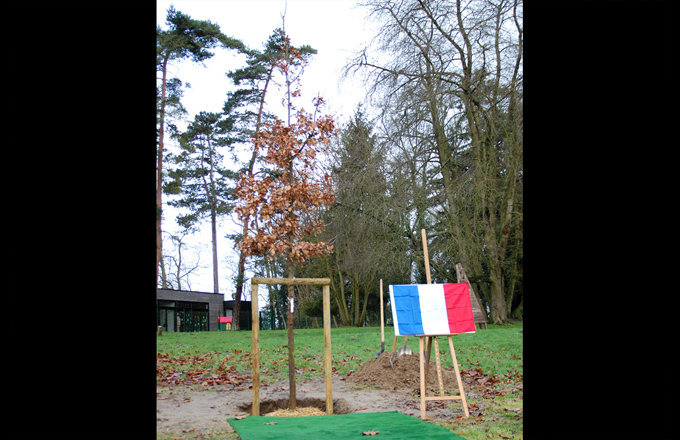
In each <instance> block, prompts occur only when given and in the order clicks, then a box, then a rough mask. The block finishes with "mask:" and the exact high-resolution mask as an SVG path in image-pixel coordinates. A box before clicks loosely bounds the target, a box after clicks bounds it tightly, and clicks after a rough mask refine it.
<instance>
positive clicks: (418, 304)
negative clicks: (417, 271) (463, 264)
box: [389, 283, 475, 336]
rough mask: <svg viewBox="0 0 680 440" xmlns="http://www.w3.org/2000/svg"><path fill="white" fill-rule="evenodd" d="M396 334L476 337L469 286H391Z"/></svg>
mask: <svg viewBox="0 0 680 440" xmlns="http://www.w3.org/2000/svg"><path fill="white" fill-rule="evenodd" d="M389 289H390V301H391V302H392V319H393V321H394V334H395V335H396V336H401V335H432V336H434V335H449V334H455V333H474V331H475V320H474V318H473V316H472V305H471V304H470V290H469V289H468V284H467V283H450V284H404V285H394V286H393V285H390V286H389Z"/></svg>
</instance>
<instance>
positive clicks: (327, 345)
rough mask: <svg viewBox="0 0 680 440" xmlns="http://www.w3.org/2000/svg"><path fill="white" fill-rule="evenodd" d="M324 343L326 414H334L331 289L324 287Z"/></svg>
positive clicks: (326, 285) (327, 286) (328, 286)
mask: <svg viewBox="0 0 680 440" xmlns="http://www.w3.org/2000/svg"><path fill="white" fill-rule="evenodd" d="M323 341H324V369H325V372H326V414H328V415H331V414H333V381H332V374H333V370H332V367H331V360H332V354H331V288H330V285H328V284H325V285H324V286H323Z"/></svg>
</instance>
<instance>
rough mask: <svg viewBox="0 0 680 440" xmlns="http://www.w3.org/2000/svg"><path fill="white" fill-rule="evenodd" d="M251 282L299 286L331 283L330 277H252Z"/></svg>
mask: <svg viewBox="0 0 680 440" xmlns="http://www.w3.org/2000/svg"><path fill="white" fill-rule="evenodd" d="M252 282H253V283H257V284H287V285H299V286H305V285H306V286H324V285H326V284H328V285H330V284H331V279H330V278H295V277H293V278H260V277H253V280H252Z"/></svg>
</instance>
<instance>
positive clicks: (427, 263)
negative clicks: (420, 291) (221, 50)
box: [420, 229, 432, 284]
mask: <svg viewBox="0 0 680 440" xmlns="http://www.w3.org/2000/svg"><path fill="white" fill-rule="evenodd" d="M420 233H421V234H422V236H423V255H424V256H425V276H426V277H427V284H432V278H431V277H430V258H429V257H428V255H427V234H425V229H421V230H420Z"/></svg>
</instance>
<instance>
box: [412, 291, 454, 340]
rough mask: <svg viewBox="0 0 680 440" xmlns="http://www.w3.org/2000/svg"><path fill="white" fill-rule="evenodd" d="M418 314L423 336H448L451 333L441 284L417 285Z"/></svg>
mask: <svg viewBox="0 0 680 440" xmlns="http://www.w3.org/2000/svg"><path fill="white" fill-rule="evenodd" d="M418 297H419V300H420V312H421V313H420V314H421V316H422V318H423V334H426V335H448V334H449V333H451V330H450V327H449V317H448V315H447V314H446V298H445V297H444V286H443V285H442V284H419V285H418Z"/></svg>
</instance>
